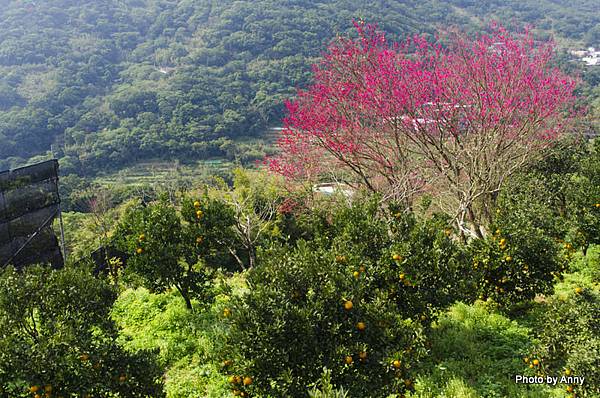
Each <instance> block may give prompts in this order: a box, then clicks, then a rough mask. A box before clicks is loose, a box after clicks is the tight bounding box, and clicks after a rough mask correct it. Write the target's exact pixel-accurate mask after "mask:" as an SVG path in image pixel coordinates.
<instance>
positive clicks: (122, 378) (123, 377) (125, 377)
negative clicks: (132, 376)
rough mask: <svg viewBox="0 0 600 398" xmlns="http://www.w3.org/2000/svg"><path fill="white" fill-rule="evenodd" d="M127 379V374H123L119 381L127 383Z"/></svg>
mask: <svg viewBox="0 0 600 398" xmlns="http://www.w3.org/2000/svg"><path fill="white" fill-rule="evenodd" d="M126 380H127V376H125V375H121V376H119V381H120V382H121V383H125V381H126Z"/></svg>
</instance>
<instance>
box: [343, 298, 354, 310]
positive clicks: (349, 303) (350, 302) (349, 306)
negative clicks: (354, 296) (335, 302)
mask: <svg viewBox="0 0 600 398" xmlns="http://www.w3.org/2000/svg"><path fill="white" fill-rule="evenodd" d="M353 307H354V304H352V301H350V300H348V301H346V302H345V303H344V309H345V310H346V311H350V310H351V309H352V308H353Z"/></svg>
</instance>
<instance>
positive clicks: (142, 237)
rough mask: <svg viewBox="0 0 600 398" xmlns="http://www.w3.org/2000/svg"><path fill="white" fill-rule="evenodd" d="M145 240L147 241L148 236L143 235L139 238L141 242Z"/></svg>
mask: <svg viewBox="0 0 600 398" xmlns="http://www.w3.org/2000/svg"><path fill="white" fill-rule="evenodd" d="M145 239H146V235H144V234H141V235H140V237H139V238H138V240H139V241H140V242H143V241H144V240H145Z"/></svg>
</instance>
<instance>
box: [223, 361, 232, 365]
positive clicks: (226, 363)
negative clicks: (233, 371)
mask: <svg viewBox="0 0 600 398" xmlns="http://www.w3.org/2000/svg"><path fill="white" fill-rule="evenodd" d="M231 365H233V361H232V360H231V359H227V360H225V361H223V366H231Z"/></svg>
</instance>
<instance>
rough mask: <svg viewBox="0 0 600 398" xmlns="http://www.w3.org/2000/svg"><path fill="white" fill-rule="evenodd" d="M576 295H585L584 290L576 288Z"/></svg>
mask: <svg viewBox="0 0 600 398" xmlns="http://www.w3.org/2000/svg"><path fill="white" fill-rule="evenodd" d="M575 293H577V294H581V293H583V289H582V288H580V287H576V288H575Z"/></svg>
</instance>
